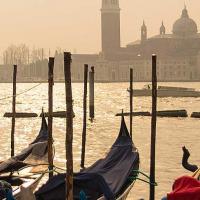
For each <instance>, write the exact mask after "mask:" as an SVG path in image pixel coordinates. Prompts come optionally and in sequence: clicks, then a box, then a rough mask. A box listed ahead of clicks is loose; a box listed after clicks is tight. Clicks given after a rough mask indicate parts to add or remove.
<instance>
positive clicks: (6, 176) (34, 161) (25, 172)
mask: <svg viewBox="0 0 200 200" xmlns="http://www.w3.org/2000/svg"><path fill="white" fill-rule="evenodd" d="M47 149H48V127H47V123H46V120H45V117H44V115H43V116H42V124H41V129H40V132H39V134H38V136H37V137H36V138H35V140H34V141H33V142H32V143H31V144H29V146H28V147H27V148H25V149H24V150H22V151H21V153H19V154H17V155H16V156H14V157H11V158H9V159H8V160H5V161H3V162H1V163H0V182H2V183H4V182H5V183H9V184H10V186H11V187H12V191H13V195H14V198H15V199H16V200H17V199H19V198H20V187H21V186H22V185H23V187H26V188H27V187H29V188H30V189H31V190H32V191H33V190H34V189H35V188H36V187H37V185H38V183H39V181H40V180H41V178H42V176H43V175H44V172H45V171H46V170H47V168H48V167H47ZM4 198H5V197H4V196H3V195H2V194H0V199H4Z"/></svg>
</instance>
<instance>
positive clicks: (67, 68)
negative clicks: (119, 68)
mask: <svg viewBox="0 0 200 200" xmlns="http://www.w3.org/2000/svg"><path fill="white" fill-rule="evenodd" d="M64 75H65V95H66V111H67V116H66V140H65V148H66V166H67V173H66V184H65V185H66V200H73V149H72V144H73V104H72V85H71V53H69V52H64Z"/></svg>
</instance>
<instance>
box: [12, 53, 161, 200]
mask: <svg viewBox="0 0 200 200" xmlns="http://www.w3.org/2000/svg"><path fill="white" fill-rule="evenodd" d="M71 61H72V60H71V53H70V52H64V77H65V95H66V111H60V112H53V85H54V73H53V71H54V58H53V57H50V58H49V63H48V113H45V115H46V116H48V132H49V138H48V162H49V171H50V173H49V178H50V177H52V176H53V166H54V164H53V136H52V127H53V117H65V118H66V139H65V147H66V168H67V170H66V200H73V149H72V143H73V117H74V113H73V98H72V83H71ZM156 62H157V57H156V55H153V56H152V115H151V116H152V119H151V151H150V183H151V184H150V195H149V196H150V198H149V199H150V200H154V199H155V184H154V183H155V152H156V148H155V147H156V119H157V75H156ZM16 80H17V65H14V70H13V96H12V97H13V101H12V113H11V114H10V115H9V116H10V117H12V127H11V156H14V155H15V152H14V149H15V146H14V144H15V142H14V135H15V118H16V114H18V117H23V118H24V117H36V116H35V115H33V113H21V114H20V113H16ZM87 83H88V65H87V64H85V65H84V94H83V131H82V151H81V165H80V166H81V168H82V169H84V168H85V146H86V125H87V93H88V88H87V85H88V84H87ZM133 96H134V94H133V69H132V68H131V69H130V135H131V138H132V126H133ZM89 117H90V120H91V121H93V119H94V67H93V66H92V67H91V71H90V72H89Z"/></svg>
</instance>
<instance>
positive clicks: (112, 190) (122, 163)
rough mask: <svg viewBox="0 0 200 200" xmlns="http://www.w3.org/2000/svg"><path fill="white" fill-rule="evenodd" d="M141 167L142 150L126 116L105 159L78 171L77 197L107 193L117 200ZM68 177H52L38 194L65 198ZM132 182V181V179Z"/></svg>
mask: <svg viewBox="0 0 200 200" xmlns="http://www.w3.org/2000/svg"><path fill="white" fill-rule="evenodd" d="M138 168H139V153H138V152H137V149H136V148H135V146H134V144H133V142H132V139H131V137H130V135H129V132H128V129H127V127H126V124H125V121H124V117H122V121H121V128H120V132H119V135H118V137H117V139H116V141H115V142H114V144H113V145H112V147H111V149H110V151H109V153H108V154H107V156H106V157H105V158H104V159H100V160H98V161H97V162H95V163H94V164H93V165H92V166H91V167H89V168H87V169H85V170H84V171H82V172H80V173H75V174H74V188H73V189H74V191H73V193H74V199H79V197H80V193H82V192H84V193H85V195H86V197H87V199H88V200H96V199H98V198H100V197H101V196H104V197H105V198H106V199H108V200H114V199H115V198H116V197H117V196H118V195H119V194H121V193H122V192H123V190H124V189H125V188H126V187H127V186H128V180H129V177H130V176H131V174H133V170H138ZM65 177H66V174H59V175H56V176H54V177H52V178H51V179H50V180H49V181H48V182H47V183H46V184H45V185H43V186H42V187H41V188H40V189H39V190H38V191H37V192H36V193H35V196H36V199H37V200H65V199H66V198H65ZM129 184H130V182H129Z"/></svg>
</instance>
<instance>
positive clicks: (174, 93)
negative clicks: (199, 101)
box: [127, 84, 200, 97]
mask: <svg viewBox="0 0 200 200" xmlns="http://www.w3.org/2000/svg"><path fill="white" fill-rule="evenodd" d="M127 91H128V92H130V89H127ZM133 95H134V96H136V97H137V96H151V95H152V86H151V85H150V84H149V85H145V86H144V88H143V89H134V90H133ZM157 95H158V97H200V91H196V90H195V89H194V88H184V87H172V86H158V90H157Z"/></svg>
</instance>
